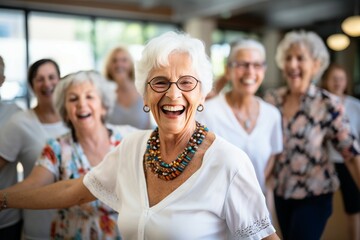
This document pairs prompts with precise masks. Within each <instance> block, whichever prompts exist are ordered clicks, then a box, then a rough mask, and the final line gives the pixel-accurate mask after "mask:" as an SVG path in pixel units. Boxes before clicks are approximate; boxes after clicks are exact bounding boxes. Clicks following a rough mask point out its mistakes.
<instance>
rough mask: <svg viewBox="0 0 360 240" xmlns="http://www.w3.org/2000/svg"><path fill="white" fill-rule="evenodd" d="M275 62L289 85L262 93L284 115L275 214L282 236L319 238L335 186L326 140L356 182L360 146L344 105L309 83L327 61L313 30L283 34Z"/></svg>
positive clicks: (275, 173)
mask: <svg viewBox="0 0 360 240" xmlns="http://www.w3.org/2000/svg"><path fill="white" fill-rule="evenodd" d="M276 61H277V64H278V66H279V67H280V69H281V70H282V72H283V75H284V77H285V79H286V82H287V87H282V88H280V89H277V90H275V91H269V92H268V93H267V95H266V96H265V99H266V100H267V101H268V102H270V103H272V104H274V105H275V106H276V107H278V109H279V110H280V112H281V115H282V129H283V139H284V151H283V152H282V153H281V154H280V155H279V157H278V158H277V160H276V162H275V167H274V170H273V175H274V178H275V181H276V182H275V184H276V185H275V207H276V213H277V216H278V220H279V225H280V228H281V232H282V235H283V238H284V239H292V240H294V239H307V240H309V239H314V240H315V239H320V237H321V235H322V232H323V230H324V228H325V225H326V222H327V219H328V218H329V217H330V215H331V212H332V196H333V193H334V192H335V191H336V190H337V188H338V187H339V180H338V178H337V176H336V172H335V168H334V165H333V163H332V162H331V161H330V160H329V157H328V155H327V154H326V144H325V142H326V141H327V140H330V141H332V142H333V143H334V146H335V147H336V148H337V149H338V150H339V152H341V153H342V155H343V157H344V159H345V161H346V162H347V164H348V167H349V169H350V170H351V172H352V174H353V177H354V178H355V180H356V182H357V183H358V184H359V186H360V179H359V176H360V159H359V152H360V149H359V146H358V143H357V142H356V140H354V137H353V136H352V135H351V134H350V131H349V130H350V129H349V125H348V124H347V122H346V119H345V118H344V112H343V107H342V105H341V104H340V103H339V102H337V101H336V99H335V98H334V97H333V96H332V95H331V94H329V93H328V92H326V91H324V90H322V89H320V88H318V87H316V86H315V85H314V84H313V80H315V79H317V78H318V77H319V76H321V74H322V72H323V71H324V70H325V69H326V67H327V66H328V63H329V54H328V52H327V49H326V47H325V45H324V43H323V41H322V40H321V39H320V37H319V36H318V35H316V34H315V33H313V32H304V31H299V32H297V31H294V32H289V33H287V34H286V35H285V37H284V39H283V40H282V41H281V42H280V44H279V46H278V48H277V53H276Z"/></svg>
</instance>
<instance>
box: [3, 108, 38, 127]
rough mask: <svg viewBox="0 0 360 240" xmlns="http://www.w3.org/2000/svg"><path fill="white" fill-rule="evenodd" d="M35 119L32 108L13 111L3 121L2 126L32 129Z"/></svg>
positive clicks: (34, 125)
mask: <svg viewBox="0 0 360 240" xmlns="http://www.w3.org/2000/svg"><path fill="white" fill-rule="evenodd" d="M36 121H37V118H36V115H35V113H34V112H33V110H31V109H29V110H24V111H18V112H16V113H14V114H13V115H12V116H11V117H10V118H9V119H8V121H7V122H6V123H5V126H4V128H8V129H12V131H13V130H20V129H34V131H35V128H36V126H38V124H34V123H35V122H36Z"/></svg>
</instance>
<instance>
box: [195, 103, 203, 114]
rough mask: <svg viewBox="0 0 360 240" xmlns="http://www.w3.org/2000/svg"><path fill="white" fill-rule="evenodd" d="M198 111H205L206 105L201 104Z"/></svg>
mask: <svg viewBox="0 0 360 240" xmlns="http://www.w3.org/2000/svg"><path fill="white" fill-rule="evenodd" d="M196 110H197V111H198V112H202V111H204V105H202V104H200V105H199V106H197V108H196Z"/></svg>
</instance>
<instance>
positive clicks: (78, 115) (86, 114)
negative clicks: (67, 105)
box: [76, 113, 91, 119]
mask: <svg viewBox="0 0 360 240" xmlns="http://www.w3.org/2000/svg"><path fill="white" fill-rule="evenodd" d="M76 116H77V117H78V118H80V119H84V118H88V117H90V116H91V113H84V114H77V115H76Z"/></svg>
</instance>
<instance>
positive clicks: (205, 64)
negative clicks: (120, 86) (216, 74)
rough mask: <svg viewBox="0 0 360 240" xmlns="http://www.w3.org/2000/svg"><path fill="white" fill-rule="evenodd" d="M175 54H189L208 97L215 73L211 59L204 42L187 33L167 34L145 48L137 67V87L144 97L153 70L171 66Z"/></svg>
mask: <svg viewBox="0 0 360 240" xmlns="http://www.w3.org/2000/svg"><path fill="white" fill-rule="evenodd" d="M174 52H182V53H187V54H188V55H189V57H190V58H191V60H192V67H193V68H194V70H195V72H196V74H197V75H198V80H199V81H200V82H201V85H200V86H201V91H202V94H203V95H204V96H206V95H207V94H208V93H209V92H210V91H211V88H212V82H213V73H212V66H211V63H210V60H209V57H208V56H207V55H206V52H205V46H204V44H203V42H202V41H200V40H199V39H196V38H192V37H190V36H189V35H188V34H185V33H176V32H167V33H164V34H162V35H160V36H158V37H155V38H153V39H152V40H150V41H149V42H148V43H147V45H146V46H145V48H144V50H143V52H142V56H141V59H140V60H139V61H138V62H137V63H136V65H135V86H136V89H137V91H138V92H139V93H140V94H142V95H143V96H144V95H145V93H146V88H145V87H146V83H147V81H148V77H149V73H150V71H151V70H152V69H154V68H158V67H160V66H169V55H170V54H172V53H174Z"/></svg>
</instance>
